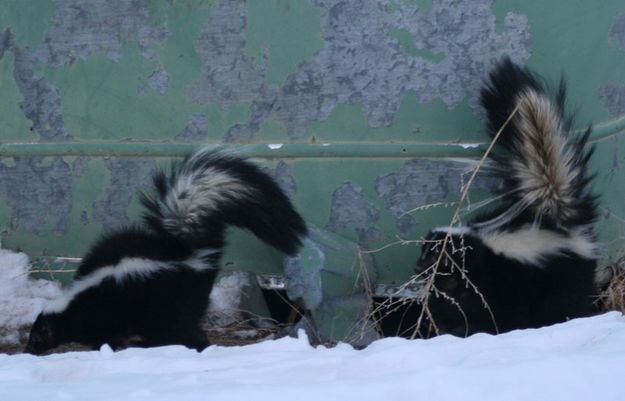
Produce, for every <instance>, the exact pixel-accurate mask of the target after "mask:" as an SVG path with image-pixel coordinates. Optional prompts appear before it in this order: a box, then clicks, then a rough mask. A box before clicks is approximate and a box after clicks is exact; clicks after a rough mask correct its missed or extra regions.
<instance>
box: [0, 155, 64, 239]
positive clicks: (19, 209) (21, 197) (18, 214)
mask: <svg viewBox="0 0 625 401" xmlns="http://www.w3.org/2000/svg"><path fill="white" fill-rule="evenodd" d="M14 162H15V163H14V164H12V165H7V164H4V163H0V190H1V191H2V194H3V195H4V197H5V199H6V200H7V203H8V204H9V206H10V207H11V230H12V231H14V230H17V229H20V230H24V231H26V232H28V233H32V234H39V233H41V232H42V230H43V229H45V228H47V227H50V226H51V228H52V230H53V231H54V233H55V234H63V233H65V232H66V231H67V228H68V224H69V217H70V212H71V210H72V184H73V180H72V171H71V168H70V166H69V165H68V164H67V163H66V162H65V161H63V159H62V158H60V157H55V158H54V159H52V160H51V161H50V160H45V159H42V158H39V157H37V158H35V157H16V158H15V159H14Z"/></svg>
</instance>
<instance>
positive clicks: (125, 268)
mask: <svg viewBox="0 0 625 401" xmlns="http://www.w3.org/2000/svg"><path fill="white" fill-rule="evenodd" d="M213 252H215V251H214V250H209V249H202V250H200V251H197V252H195V253H194V254H193V255H192V256H191V257H190V258H189V259H187V260H184V261H183V263H184V264H186V265H187V266H189V267H191V268H192V269H194V270H198V271H202V270H206V269H210V268H214V266H210V265H208V264H207V263H206V262H205V261H203V257H205V256H208V255H209V254H211V253H213ZM176 266H177V263H172V262H165V261H157V260H152V259H145V258H123V259H122V260H120V261H119V263H118V264H116V265H111V266H105V267H101V268H99V269H97V270H95V271H93V272H92V273H91V274H89V275H87V276H85V277H82V278H80V279H78V280H75V281H74V282H73V283H72V285H71V287H70V288H69V289H68V290H67V291H66V292H65V293H64V294H63V295H62V296H61V297H60V298H58V299H56V300H54V301H52V302H50V303H49V304H48V305H46V307H45V308H44V309H43V313H46V314H50V313H61V312H63V311H64V310H65V309H66V308H67V307H68V306H69V304H70V303H71V302H72V300H73V299H74V298H75V297H76V296H77V295H78V294H80V293H81V292H83V291H86V290H88V289H89V288H93V287H97V286H98V285H100V284H101V283H102V282H103V281H104V280H106V279H109V278H113V279H115V281H116V282H117V283H120V282H122V281H123V280H126V279H128V278H138V279H140V280H145V279H147V278H148V277H150V276H151V275H153V274H154V273H156V272H158V271H160V270H169V269H174V268H176Z"/></svg>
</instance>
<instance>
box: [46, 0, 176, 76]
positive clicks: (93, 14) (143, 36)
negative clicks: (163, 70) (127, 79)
mask: <svg viewBox="0 0 625 401" xmlns="http://www.w3.org/2000/svg"><path fill="white" fill-rule="evenodd" d="M168 36H169V31H168V30H167V28H166V27H164V26H152V25H151V24H150V10H149V6H148V2H147V1H146V0H108V1H92V0H56V2H55V14H54V23H53V25H52V27H51V28H50V29H49V30H48V31H47V32H46V33H45V35H44V39H43V43H42V44H41V46H39V48H38V49H37V50H36V53H37V57H38V58H39V59H41V60H43V61H44V62H46V63H47V64H49V65H51V66H54V67H59V66H62V65H67V64H72V63H73V62H74V61H75V60H76V59H77V58H78V59H82V60H84V59H87V58H88V57H89V56H90V55H92V54H94V53H100V52H101V53H104V54H106V57H107V58H109V59H110V60H113V61H119V60H120V58H121V54H122V47H123V46H124V44H125V43H126V42H130V41H133V42H136V43H137V44H138V45H139V49H140V51H141V54H142V55H143V57H145V58H151V57H153V52H152V50H151V49H150V45H151V43H153V42H156V43H159V42H162V41H163V40H165V39H166V38H167V37H168Z"/></svg>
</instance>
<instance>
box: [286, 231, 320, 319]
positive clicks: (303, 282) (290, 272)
mask: <svg viewBox="0 0 625 401" xmlns="http://www.w3.org/2000/svg"><path fill="white" fill-rule="evenodd" d="M324 261H325V254H324V252H323V251H322V250H321V248H320V247H319V246H318V245H317V244H316V243H315V242H314V241H312V240H310V239H306V240H305V241H304V248H303V249H302V251H301V252H300V253H299V254H298V255H296V256H289V257H285V258H284V275H285V276H286V277H287V283H288V284H287V285H288V287H287V295H288V297H289V299H292V300H295V301H299V302H301V303H302V304H303V306H304V307H305V308H306V309H307V310H314V309H316V308H317V307H318V306H319V305H320V304H321V300H322V299H323V286H322V282H321V269H323V267H324Z"/></svg>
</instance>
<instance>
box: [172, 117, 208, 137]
mask: <svg viewBox="0 0 625 401" xmlns="http://www.w3.org/2000/svg"><path fill="white" fill-rule="evenodd" d="M207 137H208V119H207V118H206V116H205V115H204V114H191V116H189V121H188V122H187V126H186V127H185V128H184V129H183V130H182V131H180V133H179V134H178V135H176V137H175V138H176V139H177V140H179V141H184V142H194V141H201V140H203V139H206V138H207Z"/></svg>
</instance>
